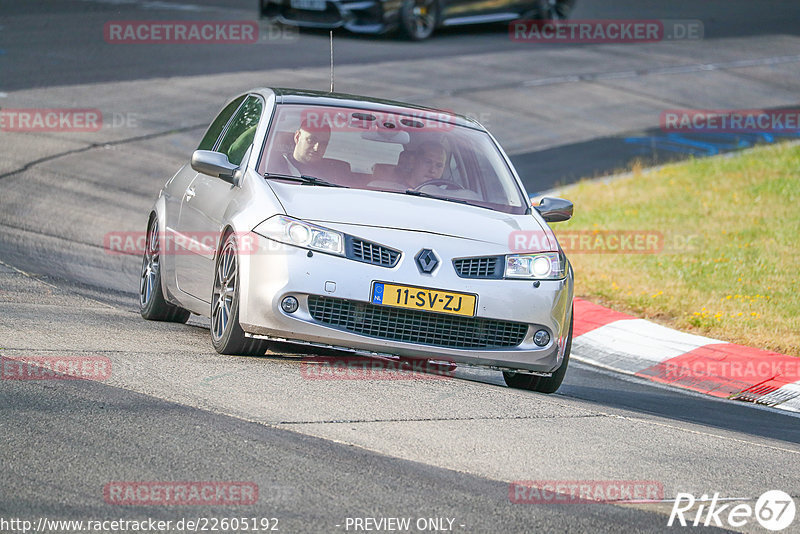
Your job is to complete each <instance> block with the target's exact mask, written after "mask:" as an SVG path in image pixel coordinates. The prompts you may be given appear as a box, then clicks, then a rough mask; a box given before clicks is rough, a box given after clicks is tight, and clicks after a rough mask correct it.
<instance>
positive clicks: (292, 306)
mask: <svg viewBox="0 0 800 534" xmlns="http://www.w3.org/2000/svg"><path fill="white" fill-rule="evenodd" d="M297 307H298V304H297V299H296V298H294V297H286V298H284V299H283V300H282V301H281V309H282V310H283V311H285V312H286V313H294V312H296V311H297ZM545 333H547V332H545Z"/></svg>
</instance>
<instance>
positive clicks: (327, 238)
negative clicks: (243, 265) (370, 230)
mask: <svg viewBox="0 0 800 534" xmlns="http://www.w3.org/2000/svg"><path fill="white" fill-rule="evenodd" d="M253 232H255V233H257V234H259V235H262V236H264V237H266V238H267V239H273V240H275V241H280V242H281V243H286V244H287V245H294V246H297V247H302V248H307V249H309V250H317V251H319V252H327V253H328V254H337V255H339V256H344V234H343V233H341V232H337V231H336V230H331V229H329V228H324V227H322V226H317V225H316V224H311V223H307V222H305V221H301V220H299V219H294V218H292V217H286V216H285V215H276V216H274V217H271V218H269V219H267V220H266V221H264V222H262V223H261V224H259V225H258V226H256V227H255V228H254V229H253Z"/></svg>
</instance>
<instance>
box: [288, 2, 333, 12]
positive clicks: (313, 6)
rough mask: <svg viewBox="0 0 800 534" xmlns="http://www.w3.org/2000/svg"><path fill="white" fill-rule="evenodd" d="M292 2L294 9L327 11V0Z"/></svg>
mask: <svg viewBox="0 0 800 534" xmlns="http://www.w3.org/2000/svg"><path fill="white" fill-rule="evenodd" d="M291 4H292V7H293V8H294V9H308V10H311V11H325V0H292V1H291Z"/></svg>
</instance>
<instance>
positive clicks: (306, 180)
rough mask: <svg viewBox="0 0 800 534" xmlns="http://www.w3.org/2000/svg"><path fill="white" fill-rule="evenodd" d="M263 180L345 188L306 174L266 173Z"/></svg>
mask: <svg viewBox="0 0 800 534" xmlns="http://www.w3.org/2000/svg"><path fill="white" fill-rule="evenodd" d="M264 178H278V179H279V180H291V181H293V182H300V183H302V184H308V185H319V186H322V187H345V188H346V187H347V186H346V185H341V184H335V183H333V182H328V181H327V180H323V179H322V178H317V177H316V176H309V175H307V174H301V175H300V176H293V175H291V174H279V173H276V172H267V173H264Z"/></svg>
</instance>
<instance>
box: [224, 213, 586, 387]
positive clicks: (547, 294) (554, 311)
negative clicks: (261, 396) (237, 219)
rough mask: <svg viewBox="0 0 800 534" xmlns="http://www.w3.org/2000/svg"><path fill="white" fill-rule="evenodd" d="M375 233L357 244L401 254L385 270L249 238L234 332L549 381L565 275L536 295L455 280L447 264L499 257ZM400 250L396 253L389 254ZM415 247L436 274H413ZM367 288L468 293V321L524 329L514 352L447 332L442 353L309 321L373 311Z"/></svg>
mask: <svg viewBox="0 0 800 534" xmlns="http://www.w3.org/2000/svg"><path fill="white" fill-rule="evenodd" d="M328 226H329V227H331V225H328ZM379 230H380V232H376V235H365V232H364V231H361V233H360V234H359V236H360V237H363V238H365V239H370V240H374V241H376V242H379V243H385V244H387V245H389V246H393V247H395V248H400V249H401V250H403V256H402V257H401V259H400V261H399V263H398V264H397V265H396V266H395V267H394V268H386V267H380V266H377V265H372V264H368V263H361V262H358V261H354V260H351V259H348V258H343V257H339V256H333V255H329V254H323V253H319V252H314V253H313V254H312V255H311V256H309V254H308V250H306V249H302V248H298V247H293V246H290V245H284V244H280V243H276V242H274V241H271V240H269V239H267V238H264V237H261V236H258V235H255V234H254V236H253V238H254V240H255V241H256V242H257V247H256V248H255V251H254V252H253V253H250V254H244V255H240V274H239V276H240V297H239V299H240V318H239V320H240V323H241V325H242V328H243V329H244V331H245V332H247V333H248V334H249V335H255V336H259V337H264V338H269V339H275V340H285V341H297V342H304V343H311V344H316V345H323V346H329V347H333V348H345V349H350V350H357V351H360V352H367V353H377V354H392V355H397V356H404V357H408V358H425V359H433V360H443V361H451V362H455V363H461V364H470V365H479V366H488V367H496V368H503V369H514V370H525V371H534V372H541V373H549V372H552V371H554V370H555V369H557V368H558V367H559V365H561V362H562V359H563V355H564V348H565V345H566V342H567V339H566V336H567V335H568V333H569V323H570V319H571V317H570V315H571V308H572V295H573V279H572V272H571V270H570V272H569V275H568V276H567V277H566V278H564V279H562V280H547V281H542V282H541V283H540V284H539V287H534V284H533V282H532V281H530V280H503V279H468V278H459V277H458V275H457V274H456V272H455V270H454V268H453V265H452V259H453V258H459V257H466V256H482V255H493V254H500V253H501V252H500V251H499V249H498V250H487V244H486V243H475V242H472V241H469V240H464V239H457V238H452V237H445V236H438V235H434V234H427V233H419V232H406V231H399V230H387V229H379ZM373 231H375V229H373ZM367 233H369V232H367ZM414 234H415V235H414ZM393 237H396V238H397V239H393ZM403 241H405V243H406V246H405V247H402V246H401V247H396V245H397V243H398V242H403ZM465 244H467V245H468V246H466V247H465V246H464V245H465ZM423 247H424V248H431V249H433V250H434V251H435V252H436V254H437V255H438V256H439V258H440V265H439V267H438V268H437V269H436V270H435V271H434V272H433V274H432V275H428V274H422V273H420V271H419V269H418V268H417V264H416V262H415V260H414V256H415V255H416V253H417V252H418V251H419V250H421V249H422V248H423ZM465 249H467V250H466V251H465ZM469 249H473V250H469ZM478 250H480V252H478ZM465 252H466V253H465ZM375 281H383V282H389V283H398V284H404V285H409V286H417V287H423V288H433V289H441V290H446V291H455V292H460V293H473V294H476V295H478V302H477V309H476V313H475V317H474V320H475V321H477V322H481V321H483V320H496V321H513V322H516V323H524V324H526V325H527V330H526V332H525V333H524V337H522V341H521V343H519V344H518V345H516V346H507V347H502V348H498V347H482V348H476V347H474V346H472V347H458V346H453V339H454V336H456V337H455V338H457V335H456V334H454V333H453V332H454V331H449V332H447V331H443V332H442V333H443V335H445V336H446V337H447V338H448V340H449V341H448V345H449V346H443V345H438V344H436V343H435V342H434V343H419V342H407V341H402V340H398V339H387V338H386V337H383V336H382V335H380V334H379V335H364V334H363V333H359V332H356V331H353V330H352V329H351V330H347V329H343V328H342V327H341V326H332V325H330V324H326V323H324V322H321V321H320V320H318V318H319V315H318V314H317V318H315V316H314V315H313V314H312V309H310V306H309V299H312V300H316V301H317V302H318V301H320V299H319V298H318V297H323V298H325V299H327V301H328V302H332V301H333V300H334V299H335V300H336V301H337V302H338V301H340V300H341V301H347V302H348V303H350V305H351V306H355V307H356V308H359V309H360V310H363V309H364V307H374V306H377V305H372V304H371V303H370V299H371V297H372V295H371V292H372V285H373V282H375ZM290 295H291V296H294V297H295V298H297V300H298V302H299V308H298V310H297V311H296V312H294V313H291V314H289V313H286V312H284V311H283V310H282V309H281V301H282V300H283V299H284V298H285V297H287V296H290ZM380 308H381V309H382V310H373V311H383V310H386V309H387V308H388V307H386V306H380ZM391 309H392V310H401V313H402V311H403V310H402V309H400V308H391ZM414 313H417V314H419V313H424V314H430V313H432V312H421V311H415V312H414ZM355 315H356V317H353V318H352V319H353V321H355V323H354V324H357V322H358V320H359V317H357V315H358V313H356V314H355ZM436 315H439V316H440V317H439V319H442V321H443V322H442V323H441V324H442V325H445V327H446V325H447V324H448V319H447V318H449V317H451V316H449V315H448V316H445V317H444V318H442V317H441V315H442V314H436ZM492 324H495V323H492ZM540 329H545V330H547V331H548V333H549V334H550V342H549V343H548V344H547V345H546V346H544V347H539V346H537V345H536V344H535V343H534V342H533V335H534V333H535V332H536V331H537V330H540ZM390 330H391V329H390Z"/></svg>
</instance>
